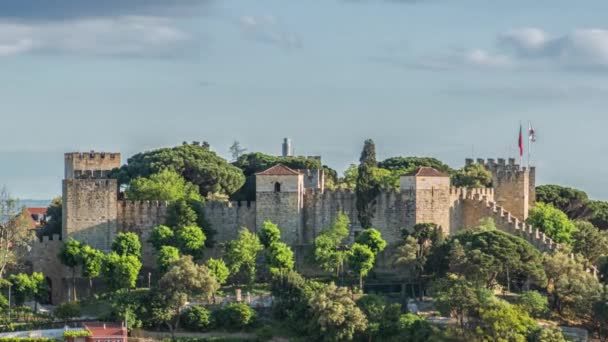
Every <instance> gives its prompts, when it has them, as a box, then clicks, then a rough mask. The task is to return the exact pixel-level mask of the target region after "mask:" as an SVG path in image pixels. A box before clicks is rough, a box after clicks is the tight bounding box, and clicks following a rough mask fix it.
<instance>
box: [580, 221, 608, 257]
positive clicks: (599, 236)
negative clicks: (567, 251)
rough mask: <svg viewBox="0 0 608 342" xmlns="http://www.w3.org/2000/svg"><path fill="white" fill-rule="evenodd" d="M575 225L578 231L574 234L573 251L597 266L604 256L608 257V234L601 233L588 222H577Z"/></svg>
mask: <svg viewBox="0 0 608 342" xmlns="http://www.w3.org/2000/svg"><path fill="white" fill-rule="evenodd" d="M574 225H575V226H576V228H577V231H576V232H574V234H572V238H573V240H574V242H573V243H572V251H573V252H574V253H580V254H581V255H582V256H584V257H585V258H586V259H587V260H589V262H591V263H592V264H594V265H596V264H597V262H598V260H599V258H600V257H601V256H602V255H608V232H605V231H600V230H599V229H597V228H596V227H595V226H594V225H593V224H591V223H589V222H587V221H576V222H574Z"/></svg>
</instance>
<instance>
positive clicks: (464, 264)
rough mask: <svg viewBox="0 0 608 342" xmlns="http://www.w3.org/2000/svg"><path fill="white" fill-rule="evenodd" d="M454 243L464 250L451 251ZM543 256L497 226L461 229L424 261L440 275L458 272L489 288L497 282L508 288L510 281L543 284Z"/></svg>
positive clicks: (520, 286) (544, 277) (523, 284)
mask: <svg viewBox="0 0 608 342" xmlns="http://www.w3.org/2000/svg"><path fill="white" fill-rule="evenodd" d="M456 241H458V242H456ZM455 246H459V247H458V248H459V249H462V251H464V255H463V256H458V257H457V258H456V255H452V248H454V247H455ZM460 253H461V251H458V253H457V254H460ZM458 259H461V260H458ZM542 260H543V259H542V255H541V254H540V252H539V251H538V250H537V249H536V248H535V247H534V246H532V245H531V244H530V243H529V242H527V241H526V240H524V239H522V238H520V237H518V236H515V235H512V234H509V233H505V232H502V231H499V230H493V231H481V232H474V231H463V232H462V233H460V234H457V235H455V236H453V237H452V238H451V239H450V240H449V241H448V242H446V244H444V245H442V246H441V248H438V249H435V250H434V252H433V253H432V254H431V255H429V261H428V263H427V264H428V265H433V270H434V271H435V272H436V274H437V275H438V276H440V277H442V276H444V275H445V274H446V273H447V272H448V271H450V272H457V273H458V274H460V275H463V276H465V277H466V279H467V280H469V281H472V282H474V283H475V284H477V285H478V286H484V287H486V288H492V287H493V286H494V285H495V284H496V283H500V284H503V285H506V287H507V288H508V289H510V286H511V285H516V286H517V287H518V288H523V287H524V286H526V284H528V283H530V284H537V285H543V284H545V282H546V276H545V272H544V270H543V261H542Z"/></svg>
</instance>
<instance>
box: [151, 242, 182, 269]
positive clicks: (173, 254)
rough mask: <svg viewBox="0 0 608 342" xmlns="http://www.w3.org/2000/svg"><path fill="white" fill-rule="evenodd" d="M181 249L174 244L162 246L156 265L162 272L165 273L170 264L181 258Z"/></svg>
mask: <svg viewBox="0 0 608 342" xmlns="http://www.w3.org/2000/svg"><path fill="white" fill-rule="evenodd" d="M179 258H180V256H179V249H177V248H175V247H173V246H162V247H161V248H160V250H159V251H158V254H157V255H156V265H157V266H158V271H159V272H160V273H165V272H167V270H168V269H169V266H170V265H171V264H172V263H174V262H175V261H177V260H179Z"/></svg>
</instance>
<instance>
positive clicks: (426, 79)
mask: <svg viewBox="0 0 608 342" xmlns="http://www.w3.org/2000/svg"><path fill="white" fill-rule="evenodd" d="M607 11H608V2H606V1H602V0H588V1H585V5H584V6H582V5H580V4H578V3H577V2H575V1H571V0H537V1H523V0H509V1H498V0H497V1H487V0H458V1H455V0H417V1H416V0H410V1H407V0H401V1H399V0H313V1H302V0H104V1H99V0H2V4H0V77H1V79H2V82H0V119H1V120H0V127H1V128H2V131H1V133H0V166H1V167H0V184H6V185H7V186H8V187H9V189H10V190H11V192H12V193H13V194H14V195H17V196H19V197H22V198H39V199H44V198H50V197H53V196H55V195H58V194H59V193H60V191H61V186H60V179H61V177H62V172H63V165H62V163H63V157H62V155H63V153H64V152H66V151H88V150H92V149H94V150H104V151H119V152H122V153H123V155H124V156H125V157H126V156H129V155H131V154H133V153H135V152H137V151H141V150H145V149H152V148H155V147H160V146H169V145H174V144H180V143H181V142H182V141H184V140H187V141H192V140H197V141H203V140H206V141H209V142H210V143H211V145H212V148H213V149H215V150H216V151H217V152H218V153H220V154H222V155H224V156H226V157H227V156H228V153H227V150H228V147H229V145H230V144H231V142H232V141H233V140H234V139H237V140H239V141H240V142H241V143H242V144H243V145H244V146H245V147H247V148H248V149H249V150H251V151H262V152H266V153H273V154H278V153H279V152H280V143H281V139H282V138H283V137H287V136H288V137H291V138H292V139H293V140H294V145H295V149H296V153H298V154H309V155H323V158H324V162H325V163H327V164H329V165H330V166H332V167H334V168H336V169H338V170H340V171H342V170H343V169H344V168H346V166H348V164H349V163H351V162H353V161H355V160H357V159H358V154H359V151H360V149H361V145H362V142H363V140H364V139H365V138H368V137H371V138H373V139H374V140H375V141H376V144H377V150H378V154H379V157H380V158H383V157H389V156H394V155H403V156H410V155H417V156H434V157H438V158H440V159H442V160H444V161H446V162H448V163H449V164H451V165H452V166H454V167H459V166H461V165H462V164H463V161H464V158H466V157H471V156H474V157H486V158H487V157H493V158H498V157H509V156H514V155H515V154H517V150H516V149H517V146H516V139H517V132H518V129H519V122H522V123H523V125H524V126H527V122H528V120H530V121H532V123H533V125H534V126H535V128H536V129H537V132H538V142H537V143H536V144H535V145H534V149H533V151H532V152H533V153H532V159H533V161H534V163H535V164H536V165H537V168H538V171H537V173H538V178H539V181H540V182H542V183H559V184H565V185H569V186H575V187H579V188H582V189H584V190H586V191H587V192H588V193H589V194H590V195H591V196H592V197H594V198H601V199H608V178H607V177H603V175H604V174H607V173H608V160H607V158H606V151H607V150H608V139H606V133H605V127H606V126H607V124H608V117H606V116H605V114H606V113H605V111H606V108H607V107H608V79H607V76H608V24H607V23H606V20H605V19H606V15H605V13H606V12H607ZM524 128H525V127H524Z"/></svg>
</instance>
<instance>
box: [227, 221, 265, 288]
mask: <svg viewBox="0 0 608 342" xmlns="http://www.w3.org/2000/svg"><path fill="white" fill-rule="evenodd" d="M263 248H264V247H263V246H262V244H261V243H260V239H259V238H258V236H257V235H255V234H253V233H251V232H250V231H249V230H248V229H247V228H242V229H241V230H240V231H239V235H238V237H237V239H236V240H232V241H230V242H229V243H228V244H227V250H226V261H227V262H228V267H229V268H230V273H231V274H233V275H236V274H239V273H243V276H244V278H245V279H246V281H247V283H248V284H251V283H253V281H254V280H255V260H256V257H257V255H258V253H259V252H260V251H261V250H262V249H263Z"/></svg>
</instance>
